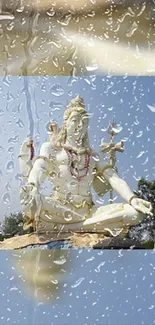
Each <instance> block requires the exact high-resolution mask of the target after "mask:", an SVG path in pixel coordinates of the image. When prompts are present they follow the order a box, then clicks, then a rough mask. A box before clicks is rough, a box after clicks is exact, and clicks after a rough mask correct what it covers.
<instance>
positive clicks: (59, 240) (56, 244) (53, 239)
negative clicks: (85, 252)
mask: <svg viewBox="0 0 155 325" xmlns="http://www.w3.org/2000/svg"><path fill="white" fill-rule="evenodd" d="M76 247H81V248H93V249H153V248H154V243H153V242H149V243H140V242H138V241H135V240H131V239H126V238H122V237H121V236H116V237H105V235H104V234H102V233H43V234H37V233H30V234H26V235H23V236H18V237H13V238H9V239H6V240H4V241H3V242H0V249H1V250H14V249H23V248H26V249H32V248H33V249H68V248H76Z"/></svg>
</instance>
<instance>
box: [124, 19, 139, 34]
mask: <svg viewBox="0 0 155 325" xmlns="http://www.w3.org/2000/svg"><path fill="white" fill-rule="evenodd" d="M137 28H138V24H137V23H136V22H134V23H133V24H132V26H131V28H130V29H129V30H128V31H127V33H126V36H127V37H131V36H132V35H133V34H134V32H135V31H136V30H137Z"/></svg>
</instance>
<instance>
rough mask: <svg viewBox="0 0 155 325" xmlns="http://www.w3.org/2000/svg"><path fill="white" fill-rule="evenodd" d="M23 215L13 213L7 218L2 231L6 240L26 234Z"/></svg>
mask: <svg viewBox="0 0 155 325" xmlns="http://www.w3.org/2000/svg"><path fill="white" fill-rule="evenodd" d="M23 223H24V220H23V215H22V213H21V212H19V213H11V215H10V216H6V217H5V218H4V221H3V223H2V227H1V231H2V236H3V237H4V238H11V237H14V236H19V235H24V234H25V233H26V232H25V231H24V230H23Z"/></svg>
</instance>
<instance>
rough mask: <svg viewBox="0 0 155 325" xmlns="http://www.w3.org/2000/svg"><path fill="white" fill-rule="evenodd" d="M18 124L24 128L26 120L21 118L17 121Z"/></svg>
mask: <svg viewBox="0 0 155 325" xmlns="http://www.w3.org/2000/svg"><path fill="white" fill-rule="evenodd" d="M16 124H17V125H18V126H19V127H20V128H23V127H24V122H23V121H22V120H21V119H20V118H19V119H18V121H17V122H16Z"/></svg>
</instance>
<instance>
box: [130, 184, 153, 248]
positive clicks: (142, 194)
mask: <svg viewBox="0 0 155 325" xmlns="http://www.w3.org/2000/svg"><path fill="white" fill-rule="evenodd" d="M134 193H135V194H136V195H137V196H138V197H139V198H141V199H144V200H147V201H149V202H151V204H152V207H153V211H152V212H153V217H150V216H146V218H145V219H144V220H143V222H142V223H141V224H139V225H137V226H134V227H131V228H130V230H129V234H128V236H129V237H130V238H133V239H137V240H140V241H154V242H155V181H147V180H145V179H144V178H141V179H140V180H139V182H138V186H137V190H136V191H134Z"/></svg>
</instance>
